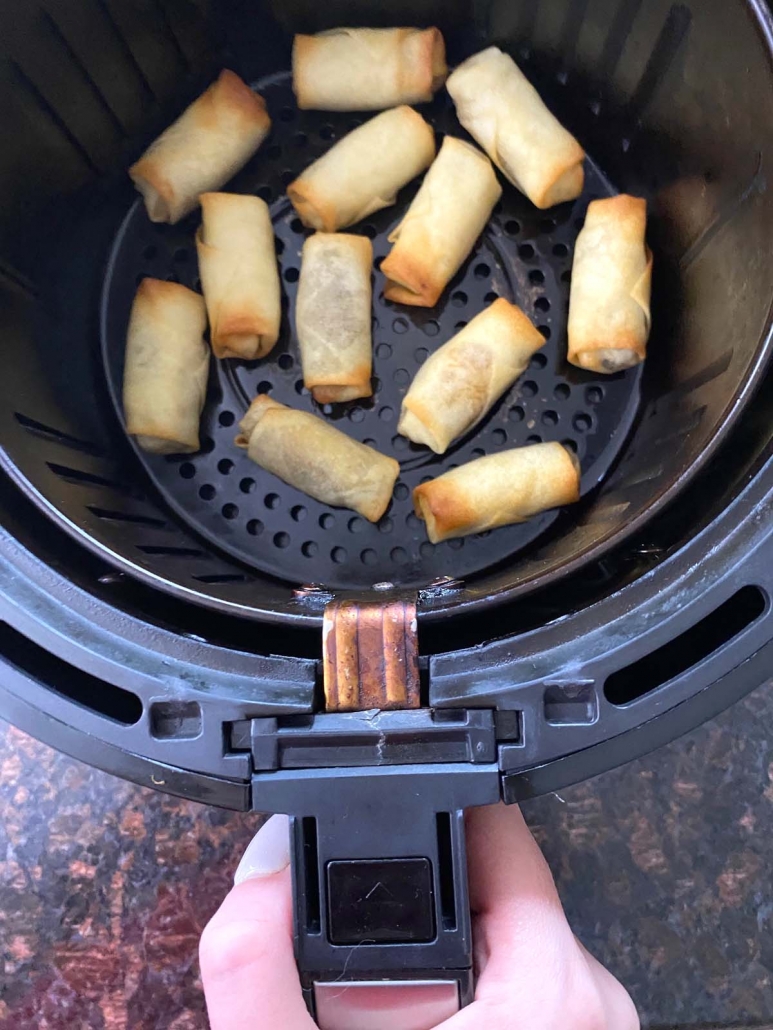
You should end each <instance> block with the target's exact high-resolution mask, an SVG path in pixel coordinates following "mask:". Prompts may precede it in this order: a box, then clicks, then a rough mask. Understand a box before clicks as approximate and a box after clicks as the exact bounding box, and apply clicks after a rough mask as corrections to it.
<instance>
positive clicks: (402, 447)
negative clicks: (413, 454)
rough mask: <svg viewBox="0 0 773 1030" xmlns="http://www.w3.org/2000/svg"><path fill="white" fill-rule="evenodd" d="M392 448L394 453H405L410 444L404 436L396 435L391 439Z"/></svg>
mask: <svg viewBox="0 0 773 1030" xmlns="http://www.w3.org/2000/svg"><path fill="white" fill-rule="evenodd" d="M392 447H393V448H394V450H396V451H407V450H408V448H409V447H410V444H409V443H408V440H407V439H406V438H405V437H404V436H400V435H399V433H398V435H397V436H393V437H392Z"/></svg>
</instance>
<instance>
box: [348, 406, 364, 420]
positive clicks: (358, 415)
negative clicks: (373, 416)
mask: <svg viewBox="0 0 773 1030" xmlns="http://www.w3.org/2000/svg"><path fill="white" fill-rule="evenodd" d="M364 418H365V412H364V411H363V409H362V408H352V409H351V411H350V412H349V421H350V422H362V421H363V420H364Z"/></svg>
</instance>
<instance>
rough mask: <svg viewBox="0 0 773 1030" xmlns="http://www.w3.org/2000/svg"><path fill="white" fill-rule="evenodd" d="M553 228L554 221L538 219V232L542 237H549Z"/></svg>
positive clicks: (551, 219)
mask: <svg viewBox="0 0 773 1030" xmlns="http://www.w3.org/2000/svg"><path fill="white" fill-rule="evenodd" d="M555 227H556V222H555V219H554V218H541V219H540V223H539V231H540V232H541V233H542V234H543V235H544V236H549V235H550V233H552V232H553V230H554V229H555Z"/></svg>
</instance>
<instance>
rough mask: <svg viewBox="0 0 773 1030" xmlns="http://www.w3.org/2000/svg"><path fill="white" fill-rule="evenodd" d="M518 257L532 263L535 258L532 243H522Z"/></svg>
mask: <svg viewBox="0 0 773 1030" xmlns="http://www.w3.org/2000/svg"><path fill="white" fill-rule="evenodd" d="M518 257H520V258H522V259H523V260H524V261H531V259H532V258H533V257H534V247H532V245H531V244H530V243H522V244H521V245H520V247H519V248H518Z"/></svg>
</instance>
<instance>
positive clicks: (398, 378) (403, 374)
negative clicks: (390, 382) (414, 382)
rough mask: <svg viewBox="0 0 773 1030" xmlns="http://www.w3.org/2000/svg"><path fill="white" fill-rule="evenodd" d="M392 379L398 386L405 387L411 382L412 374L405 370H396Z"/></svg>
mask: <svg viewBox="0 0 773 1030" xmlns="http://www.w3.org/2000/svg"><path fill="white" fill-rule="evenodd" d="M392 378H393V379H394V381H395V382H396V383H397V384H398V386H404V385H405V383H407V382H409V381H410V378H411V377H410V374H409V373H408V370H407V369H405V368H396V369H395V370H394V373H393V374H392Z"/></svg>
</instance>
